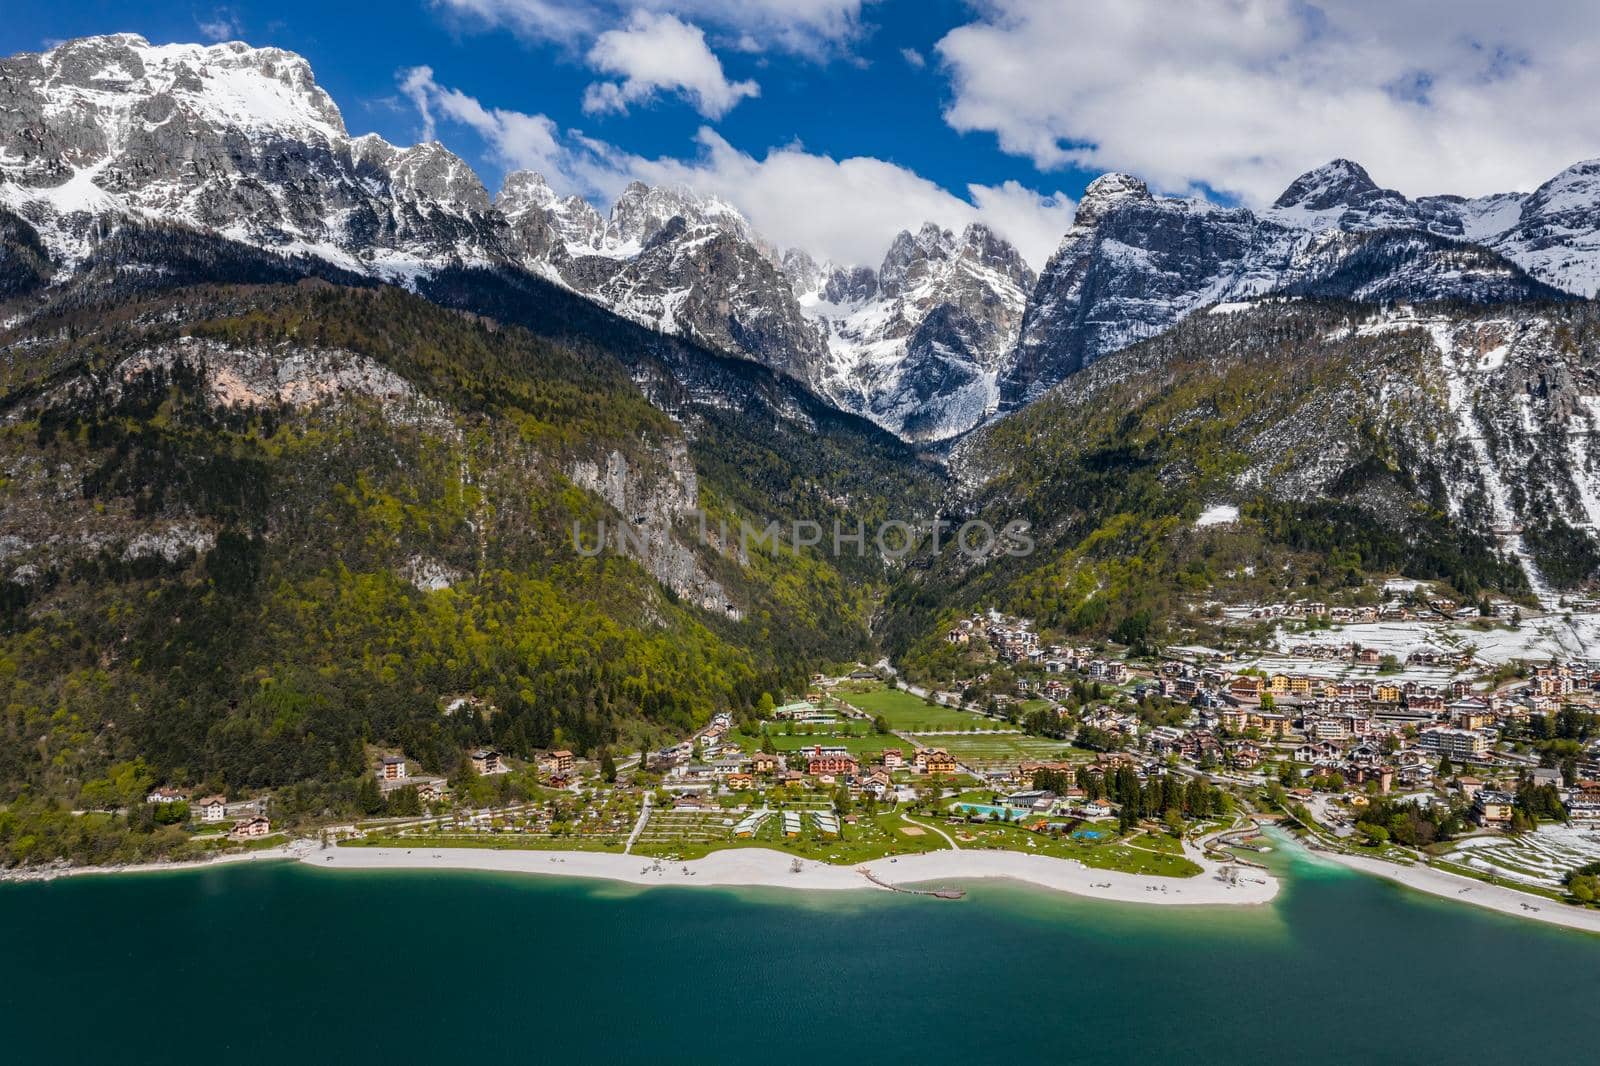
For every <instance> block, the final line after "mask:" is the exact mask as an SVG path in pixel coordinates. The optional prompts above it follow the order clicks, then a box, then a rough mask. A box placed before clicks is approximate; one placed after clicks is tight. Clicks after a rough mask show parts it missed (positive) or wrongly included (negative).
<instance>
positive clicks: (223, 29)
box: [194, 7, 243, 41]
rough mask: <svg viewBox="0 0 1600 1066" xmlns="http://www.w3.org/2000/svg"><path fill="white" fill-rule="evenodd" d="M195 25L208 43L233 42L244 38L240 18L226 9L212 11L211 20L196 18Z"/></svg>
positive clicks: (220, 8)
mask: <svg viewBox="0 0 1600 1066" xmlns="http://www.w3.org/2000/svg"><path fill="white" fill-rule="evenodd" d="M194 24H195V26H196V28H198V29H199V30H200V36H202V37H204V38H205V39H206V40H208V41H233V40H237V39H238V38H240V37H241V36H243V33H242V26H241V23H240V22H239V16H238V15H236V14H234V13H233V11H231V10H230V9H228V8H225V7H219V8H217V9H216V10H214V11H212V12H211V17H210V18H201V17H199V16H196V17H195V20H194Z"/></svg>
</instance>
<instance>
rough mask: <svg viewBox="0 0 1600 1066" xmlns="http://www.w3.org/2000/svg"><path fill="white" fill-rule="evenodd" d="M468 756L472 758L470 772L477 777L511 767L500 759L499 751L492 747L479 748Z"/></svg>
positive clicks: (506, 770) (486, 775) (498, 772)
mask: <svg viewBox="0 0 1600 1066" xmlns="http://www.w3.org/2000/svg"><path fill="white" fill-rule="evenodd" d="M468 758H470V759H471V760H472V772H473V773H475V774H477V775H478V776H479V777H488V776H490V775H492V774H503V773H506V772H508V771H509V770H510V769H511V767H509V766H507V765H506V764H505V763H504V762H503V761H502V760H501V758H500V753H499V752H498V751H495V750H494V749H493V748H480V749H478V750H477V751H475V752H473V753H472V754H471V755H469V756H468Z"/></svg>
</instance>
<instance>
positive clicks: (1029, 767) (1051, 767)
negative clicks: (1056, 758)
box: [1017, 759, 1073, 783]
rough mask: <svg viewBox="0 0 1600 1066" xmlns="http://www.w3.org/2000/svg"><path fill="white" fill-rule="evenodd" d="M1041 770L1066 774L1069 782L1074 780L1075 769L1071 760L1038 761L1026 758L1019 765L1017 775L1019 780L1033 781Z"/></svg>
mask: <svg viewBox="0 0 1600 1066" xmlns="http://www.w3.org/2000/svg"><path fill="white" fill-rule="evenodd" d="M1041 770H1044V771H1049V772H1051V773H1057V774H1062V775H1065V778H1066V782H1067V783H1071V782H1072V780H1073V769H1072V764H1071V763H1070V762H1038V761H1035V760H1032V759H1026V760H1024V761H1023V762H1022V763H1020V764H1019V765H1018V766H1017V777H1018V779H1019V780H1022V781H1029V782H1031V781H1032V780H1033V775H1034V774H1036V773H1039V772H1040V771H1041Z"/></svg>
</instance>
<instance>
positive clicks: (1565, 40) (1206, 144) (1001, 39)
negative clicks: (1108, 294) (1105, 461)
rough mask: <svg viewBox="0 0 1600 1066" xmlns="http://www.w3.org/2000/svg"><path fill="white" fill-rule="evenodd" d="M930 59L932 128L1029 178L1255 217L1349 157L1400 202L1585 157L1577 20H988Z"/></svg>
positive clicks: (1381, 13)
mask: <svg viewBox="0 0 1600 1066" xmlns="http://www.w3.org/2000/svg"><path fill="white" fill-rule="evenodd" d="M981 11H982V14H981V16H980V17H979V18H978V20H976V21H974V22H972V23H971V24H969V25H966V26H962V27H958V28H957V29H955V30H952V31H951V32H950V33H949V34H947V35H946V36H945V37H944V39H943V40H941V41H940V42H939V44H938V46H937V47H938V52H939V54H940V56H941V58H942V59H943V60H944V63H945V65H946V66H947V67H948V68H949V70H950V71H951V77H952V80H953V90H954V92H953V99H952V102H951V103H950V105H949V107H948V109H947V110H946V113H945V117H946V120H947V121H948V122H949V124H950V125H951V126H952V127H954V128H955V129H957V130H962V131H974V130H980V131H989V132H992V133H994V134H995V135H996V136H997V137H998V138H999V142H1000V145H1001V146H1002V147H1003V148H1004V149H1005V150H1006V151H1008V152H1012V153H1014V154H1017V155H1021V156H1026V157H1027V158H1029V159H1031V160H1033V161H1034V163H1035V164H1036V165H1038V166H1040V167H1058V166H1064V165H1077V166H1083V167H1086V168H1089V169H1121V170H1131V171H1133V172H1135V173H1137V174H1139V175H1141V176H1143V177H1145V178H1147V179H1148V180H1150V181H1151V182H1152V183H1154V184H1156V185H1158V186H1160V187H1162V188H1165V189H1169V190H1183V189H1187V188H1192V187H1195V186H1202V185H1203V186H1209V187H1211V188H1215V189H1219V190H1223V191H1225V192H1229V193H1234V194H1237V195H1240V196H1242V197H1244V198H1245V199H1246V200H1248V201H1251V202H1256V203H1260V202H1263V201H1270V200H1271V199H1273V198H1274V197H1275V196H1276V195H1277V194H1278V193H1279V192H1281V191H1282V189H1283V187H1284V186H1285V185H1286V184H1287V183H1288V182H1289V181H1290V180H1291V179H1292V178H1293V177H1295V176H1296V175H1297V174H1299V173H1301V172H1303V171H1305V170H1307V169H1310V168H1311V167H1313V166H1316V165H1319V164H1321V163H1324V162H1326V161H1327V160H1329V159H1331V158H1334V157H1337V156H1345V157H1349V158H1351V159H1355V160H1358V161H1360V162H1361V163H1363V164H1365V165H1366V167H1367V169H1368V170H1370V171H1371V172H1372V174H1373V176H1374V178H1375V179H1376V180H1377V181H1379V182H1380V183H1383V184H1387V185H1392V186H1394V187H1396V188H1399V189H1400V190H1402V191H1403V192H1407V193H1410V194H1413V195H1415V194H1421V193H1433V192H1446V191H1448V192H1457V193H1462V194H1466V195H1478V194H1482V193H1487V192H1492V191H1501V190H1506V189H1513V188H1529V187H1531V186H1532V185H1534V184H1537V183H1538V182H1540V181H1542V180H1544V179H1545V178H1547V177H1549V176H1550V175H1552V174H1553V173H1555V172H1556V171H1558V170H1560V169H1561V168H1562V167H1564V166H1566V165H1568V164H1570V163H1572V162H1574V161H1575V160H1578V159H1583V158H1587V157H1590V156H1593V155H1595V154H1597V153H1600V66H1597V65H1596V64H1595V63H1594V59H1593V56H1594V53H1595V48H1596V46H1597V45H1600V32H1597V30H1596V26H1597V23H1596V20H1595V18H1594V7H1593V4H1592V2H1590V0H1525V2H1523V3H1521V4H1517V5H1508V4H1505V3H1503V2H1502V0H1454V2H1453V3H1451V4H1449V5H1448V6H1447V7H1439V6H1437V5H1431V4H1416V3H1404V2H1402V3H1395V2H1394V0H1316V2H1315V3H1312V2H1308V0H1188V2H1186V3H1183V4H1171V3H1166V2H1163V0H1118V2H1117V3H1115V4H1088V3H1076V2H1067V0H989V2H988V3H986V4H985V5H984V6H983V7H982V8H981Z"/></svg>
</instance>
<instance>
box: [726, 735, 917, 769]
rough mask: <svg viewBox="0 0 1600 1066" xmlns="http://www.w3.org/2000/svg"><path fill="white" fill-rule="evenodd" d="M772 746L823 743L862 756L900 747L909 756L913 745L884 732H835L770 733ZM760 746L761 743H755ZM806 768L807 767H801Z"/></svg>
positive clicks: (790, 747) (798, 747)
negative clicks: (842, 734) (849, 733)
mask: <svg viewBox="0 0 1600 1066" xmlns="http://www.w3.org/2000/svg"><path fill="white" fill-rule="evenodd" d="M768 736H770V737H771V738H772V746H773V747H774V748H776V749H777V750H778V751H782V752H790V751H799V750H801V749H802V748H812V747H816V746H817V745H819V744H820V745H821V746H822V747H824V748H844V749H845V750H846V751H848V752H849V753H850V754H851V755H854V756H856V757H857V758H860V757H861V756H863V755H876V754H878V753H879V752H881V751H882V750H883V749H884V748H899V749H900V750H901V751H903V752H905V753H906V755H907V757H909V756H910V754H911V745H909V744H907V743H906V742H905V741H903V740H901V739H900V738H899V737H897V736H892V735H889V734H882V733H868V734H867V735H866V736H859V735H854V734H852V735H849V736H840V735H837V734H833V733H795V734H793V735H790V734H786V733H769V734H768ZM753 747H759V744H756V745H753ZM801 769H802V770H803V769H805V767H801Z"/></svg>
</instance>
